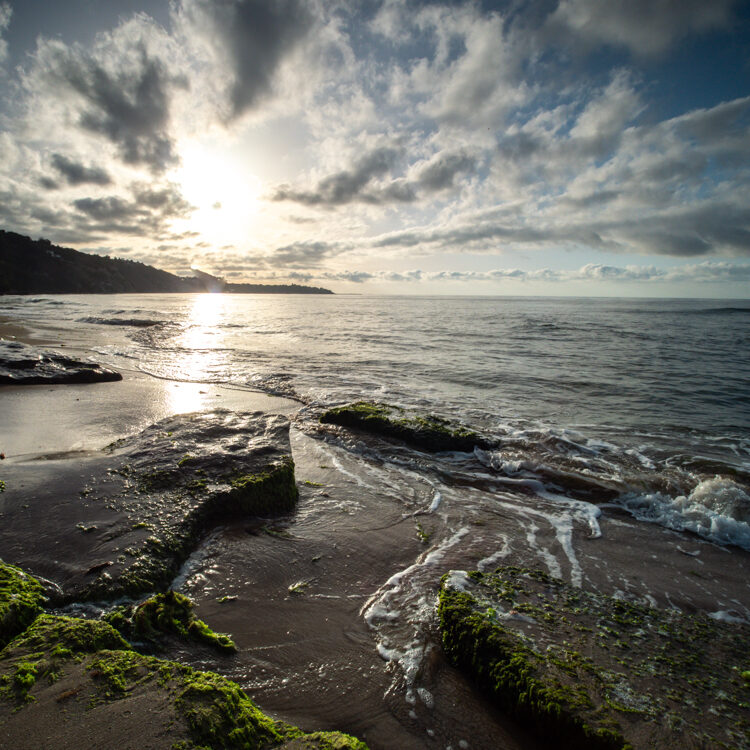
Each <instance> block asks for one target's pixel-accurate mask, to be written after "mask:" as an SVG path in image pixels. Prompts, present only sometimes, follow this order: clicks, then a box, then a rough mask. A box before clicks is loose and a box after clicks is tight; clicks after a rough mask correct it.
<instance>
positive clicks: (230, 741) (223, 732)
mask: <svg viewBox="0 0 750 750" xmlns="http://www.w3.org/2000/svg"><path fill="white" fill-rule="evenodd" d="M181 604H183V603H179V602H178V604H177V605H172V604H170V605H169V606H167V605H166V603H165V601H164V600H161V601H159V602H155V603H154V604H153V605H151V606H148V607H146V608H145V609H144V610H142V614H143V617H144V618H146V619H147V620H148V622H149V624H151V623H153V622H154V621H156V624H157V625H159V622H158V621H159V620H160V619H161V620H162V621H163V622H162V624H165V622H166V619H167V618H168V617H170V616H171V615H172V614H174V610H175V609H176V608H178V609H179V608H180V605H181ZM172 619H174V618H172ZM58 680H61V681H62V682H61V684H64V685H65V686H66V687H67V686H68V685H70V684H73V685H74V687H73V688H72V689H66V690H63V691H62V692H60V690H61V689H60V688H57V689H55V690H50V685H52V686H54V685H55V684H56V682H57V681H58ZM71 680H72V683H71ZM122 700H136V701H139V703H137V704H136V705H150V706H161V707H165V706H166V707H169V708H170V710H164V711H161V710H160V711H153V712H151V713H149V715H148V716H143V715H141V714H140V713H139V712H137V711H134V712H133V714H132V721H133V726H134V731H136V728H137V732H138V734H139V736H140V737H141V738H142V741H143V742H144V744H146V745H150V746H151V745H153V746H157V745H159V746H160V743H161V742H163V739H164V738H165V737H167V736H173V737H176V738H184V737H189V738H190V739H189V740H186V739H179V742H178V743H177V744H178V746H179V747H182V748H185V749H187V748H198V747H200V748H211V749H212V750H214V749H218V748H245V749H247V750H250V749H255V748H257V749H258V750H260V749H261V748H263V749H266V748H268V749H270V748H282V747H283V748H309V749H310V750H313V749H318V750H366V746H365V745H364V744H363V743H362V742H360V741H359V740H356V739H355V738H353V737H349V736H348V735H344V734H340V733H337V732H316V733H313V734H306V733H304V732H303V731H302V730H300V729H298V728H297V727H293V726H290V725H288V724H285V723H283V722H277V721H274V720H273V719H271V718H270V717H268V716H266V715H265V714H263V712H262V711H261V710H260V709H259V708H258V707H257V706H256V705H255V704H254V703H253V702H252V701H251V700H250V698H248V696H247V695H246V694H245V693H244V692H243V691H242V689H241V688H240V687H239V686H238V685H237V684H235V683H233V682H231V681H230V680H227V679H226V678H224V677H221V676H220V675H217V674H213V673H210V672H199V671H197V670H194V669H192V668H190V667H186V666H183V665H181V664H178V663H176V662H173V661H166V660H164V659H158V658H156V657H153V656H146V655H143V654H140V653H138V652H136V651H134V650H133V649H131V648H130V647H129V646H128V644H127V643H126V642H125V641H124V640H123V639H122V637H121V636H120V634H119V633H117V632H116V631H115V630H114V629H113V628H112V627H111V626H110V625H108V624H107V623H104V622H100V621H91V620H81V619H76V618H71V617H55V616H52V615H41V616H39V617H38V618H37V620H36V621H35V623H34V624H33V625H32V626H31V627H30V628H29V629H28V631H27V632H26V633H24V634H22V635H21V636H19V637H18V638H16V639H15V640H14V641H13V642H12V643H11V644H10V646H9V647H7V648H6V649H5V650H3V651H2V653H0V722H2V721H3V720H4V718H5V719H7V718H8V717H10V716H12V715H13V714H15V713H16V712H19V711H28V708H27V707H28V705H29V704H31V703H35V702H38V701H43V702H45V707H44V710H45V711H46V715H47V716H48V717H50V716H51V717H53V720H59V721H61V722H63V721H69V720H70V716H69V713H70V706H71V702H73V703H74V704H75V706H76V709H75V711H76V714H75V715H76V721H77V722H79V724H80V726H81V728H82V730H81V731H82V734H85V736H86V737H87V740H88V741H89V742H90V743H91V744H92V746H93V745H97V746H104V745H107V746H109V745H110V744H111V743H112V742H113V741H114V742H116V741H117V737H112V736H111V734H110V732H111V730H110V726H109V725H108V722H107V721H106V718H105V719H104V720H103V719H102V716H104V717H106V715H107V714H106V711H107V706H108V705H110V704H116V703H117V702H118V701H122ZM94 710H95V713H96V716H95V717H94ZM114 715H116V716H120V721H121V720H122V718H121V717H122V713H120V712H117V711H115V712H114ZM89 717H91V718H90V720H89ZM14 726H15V727H16V728H17V729H16V731H20V732H23V738H22V739H23V741H22V742H21V744H19V738H18V737H16V738H15V740H16V742H15V744H16V746H21V745H23V746H26V747H28V746H31V743H33V738H34V727H33V726H29V725H25V724H24V723H23V722H21V723H18V722H16V723H15V725H14ZM120 726H122V725H121V724H120ZM7 727H8V725H7V724H6V725H5V726H4V732H5V734H4V737H6V739H7V732H8V729H7ZM84 728H85V729H84ZM43 731H46V730H43ZM97 733H98V734H97ZM45 737H46V735H45ZM24 743H25V744H24Z"/></svg>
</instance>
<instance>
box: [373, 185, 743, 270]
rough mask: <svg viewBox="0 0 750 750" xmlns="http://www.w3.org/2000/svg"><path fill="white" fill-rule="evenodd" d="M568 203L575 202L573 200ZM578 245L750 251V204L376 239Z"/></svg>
mask: <svg viewBox="0 0 750 750" xmlns="http://www.w3.org/2000/svg"><path fill="white" fill-rule="evenodd" d="M563 202H564V203H565V202H567V203H570V200H569V199H563ZM504 244H505V245H535V246H553V247H555V246H557V247H560V246H568V247H571V246H576V247H586V248H596V249H599V250H609V251H615V252H625V251H629V252H639V253H646V254H654V255H670V256H676V257H684V258H692V257H696V256H700V255H719V254H723V255H733V256H750V208H745V207H738V206H736V205H733V204H727V203H721V202H714V203H709V202H704V203H701V204H697V205H691V206H687V207H684V208H681V209H679V210H674V209H672V210H665V211H663V212H654V213H651V214H645V215H642V216H640V217H639V219H638V221H633V220H632V219H631V218H630V217H628V218H623V219H618V220H606V219H605V220H601V219H600V220H586V221H581V222H577V223H572V222H571V223H565V222H559V223H552V224H548V225H547V226H544V227H528V226H525V225H524V224H519V223H506V222H497V221H478V222H471V223H463V224H458V225H456V226H452V227H440V228H425V229H417V230H409V231H403V232H393V233H390V234H386V235H383V236H381V237H380V238H376V239H375V240H374V242H373V243H372V246H373V247H376V248H388V247H394V248H397V247H401V248H418V247H423V248H428V247H430V248H435V247H437V248H450V249H451V251H452V252H469V251H472V252H477V251H478V252H495V251H497V250H498V249H499V246H502V245H504Z"/></svg>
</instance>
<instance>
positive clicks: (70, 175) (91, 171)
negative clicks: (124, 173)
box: [52, 154, 112, 185]
mask: <svg viewBox="0 0 750 750" xmlns="http://www.w3.org/2000/svg"><path fill="white" fill-rule="evenodd" d="M52 166H53V167H54V168H55V169H56V170H57V171H58V172H59V173H60V174H61V175H62V176H63V177H64V178H65V180H66V181H67V183H68V185H84V184H86V183H91V184H93V185H109V184H111V182H112V178H111V177H110V176H109V174H108V173H107V172H106V171H105V170H104V169H101V168H99V167H85V166H84V165H83V164H80V163H79V162H75V161H73V160H72V159H68V158H67V157H66V156H63V155H62V154H53V155H52Z"/></svg>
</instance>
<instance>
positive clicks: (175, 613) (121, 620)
mask: <svg viewBox="0 0 750 750" xmlns="http://www.w3.org/2000/svg"><path fill="white" fill-rule="evenodd" d="M104 620H105V621H106V622H108V623H109V624H110V625H112V627H113V628H115V629H116V630H117V631H118V632H119V633H120V634H121V635H123V636H124V637H125V638H127V639H128V640H130V641H132V640H138V641H141V642H143V641H147V642H148V643H150V644H152V645H153V646H155V647H156V648H159V646H160V642H161V641H163V640H165V639H169V638H177V639H179V640H182V641H194V642H196V643H203V644H205V645H208V646H211V647H212V648H215V649H217V650H218V651H223V652H225V653H234V652H235V651H237V647H236V646H235V645H234V642H233V641H232V639H231V638H230V637H229V636H228V635H224V634H223V633H215V632H214V631H213V630H211V628H209V627H208V625H206V623H205V622H203V620H199V619H198V618H197V617H196V616H195V615H194V614H193V602H192V601H190V599H189V598H188V597H187V596H184V595H183V594H180V593H178V592H176V591H167V592H166V593H164V594H157V595H156V596H152V597H150V598H149V599H146V601H144V602H141V603H140V604H138V605H135V604H124V605H121V606H119V607H116V608H115V609H114V610H112V611H111V612H109V613H107V614H106V615H105V616H104Z"/></svg>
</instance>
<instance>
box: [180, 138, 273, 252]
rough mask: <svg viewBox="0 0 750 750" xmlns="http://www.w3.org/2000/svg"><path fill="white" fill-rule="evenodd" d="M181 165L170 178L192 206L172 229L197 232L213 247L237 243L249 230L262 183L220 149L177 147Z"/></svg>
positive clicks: (240, 163)
mask: <svg viewBox="0 0 750 750" xmlns="http://www.w3.org/2000/svg"><path fill="white" fill-rule="evenodd" d="M179 152H180V165H179V167H177V168H176V169H175V170H174V171H173V172H172V174H171V175H170V178H171V179H172V180H173V181H174V182H176V183H177V184H178V185H179V187H180V190H181V192H182V195H183V196H184V198H185V200H187V201H188V202H189V203H190V204H191V205H193V206H194V207H195V210H194V211H193V213H192V214H191V216H190V218H189V219H187V220H185V221H184V222H180V226H179V227H177V226H175V227H174V228H175V229H178V228H179V229H182V228H183V226H182V225H183V224H184V227H185V228H189V229H191V230H192V231H197V232H200V234H201V237H202V238H203V239H204V240H206V241H207V242H210V243H211V244H212V245H215V246H216V247H221V246H223V245H228V244H233V243H235V242H240V241H241V240H242V239H244V238H246V237H247V236H248V233H249V232H251V231H252V229H253V225H254V224H255V221H256V214H257V213H258V210H259V204H260V195H261V191H262V184H261V181H260V179H259V178H258V177H257V176H256V175H254V174H253V173H252V171H251V170H250V169H248V168H247V167H246V166H245V164H243V163H242V160H241V159H237V157H236V156H235V155H233V154H231V153H229V152H227V151H225V150H223V149H221V148H219V147H216V146H206V145H204V144H201V143H198V142H188V143H184V144H180V149H179Z"/></svg>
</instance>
